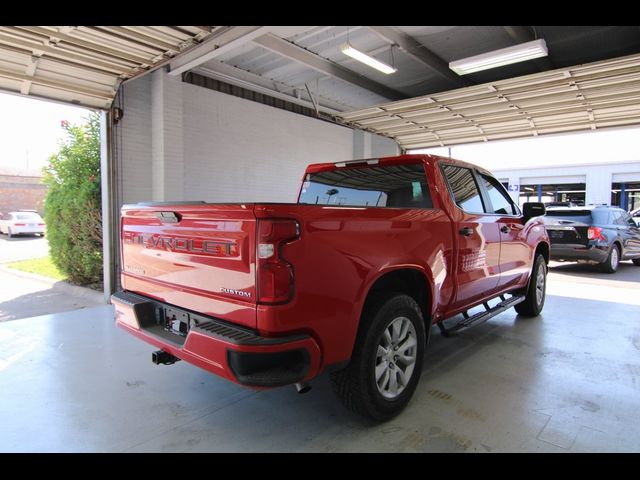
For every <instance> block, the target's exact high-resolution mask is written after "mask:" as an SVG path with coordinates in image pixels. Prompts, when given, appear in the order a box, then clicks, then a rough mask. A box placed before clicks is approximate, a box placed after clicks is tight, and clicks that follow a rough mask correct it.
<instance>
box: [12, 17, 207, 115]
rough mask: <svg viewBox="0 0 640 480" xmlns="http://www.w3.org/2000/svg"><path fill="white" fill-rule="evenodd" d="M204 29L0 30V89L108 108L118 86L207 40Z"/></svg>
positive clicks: (73, 27)
mask: <svg viewBox="0 0 640 480" xmlns="http://www.w3.org/2000/svg"><path fill="white" fill-rule="evenodd" d="M212 29H215V28H214V27H209V26H204V27H198V26H179V27H167V26H155V27H119V26H98V27H87V26H55V27H54V26H23V27H17V26H16V27H11V26H5V27H0V89H3V90H6V91H9V92H15V93H21V94H23V95H33V96H38V97H42V98H47V99H52V100H59V101H64V102H68V103H73V104H77V105H83V106H86V107H96V108H108V107H109V106H110V105H111V102H112V100H113V98H114V96H115V93H116V91H117V88H118V86H119V85H120V82H122V81H123V80H126V79H128V78H132V77H135V76H136V75H139V74H141V73H143V72H145V71H148V70H149V69H152V68H154V67H155V66H157V65H160V64H162V63H164V62H166V61H167V60H169V59H171V58H173V57H175V56H176V55H177V54H178V53H180V52H182V51H184V50H186V49H189V48H190V47H191V46H193V45H195V44H197V43H199V42H201V41H202V40H204V39H205V38H207V37H208V36H209V35H211V32H212Z"/></svg>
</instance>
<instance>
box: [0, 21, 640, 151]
mask: <svg viewBox="0 0 640 480" xmlns="http://www.w3.org/2000/svg"><path fill="white" fill-rule="evenodd" d="M534 38H544V39H545V41H546V42H547V45H548V48H549V56H548V57H546V58H543V59H537V60H531V61H528V62H522V63H518V64H514V65H508V66H504V67H500V68H496V69H492V70H487V71H483V72H477V73H474V74H471V75H465V76H464V77H459V76H457V75H455V74H453V72H451V70H449V68H448V62H450V61H453V60H457V59H460V58H462V57H468V56H471V55H476V54H479V53H484V52H488V51H491V50H495V49H499V48H504V47H507V46H511V45H514V44H517V43H522V42H525V41H530V40H533V39H534ZM345 42H349V43H350V44H351V45H352V46H354V47H356V48H358V49H359V50H361V51H364V52H365V53H368V54H369V55H371V56H373V57H375V58H377V59H379V60H381V61H383V62H387V63H393V64H394V66H395V67H396V68H397V69H398V70H397V72H396V73H394V74H393V75H384V74H382V73H380V72H378V71H376V70H373V69H371V68H369V67H367V66H366V65H363V64H361V63H359V62H357V61H355V60H353V59H351V58H349V57H346V56H345V55H344V54H342V53H341V52H340V45H342V44H343V43H345ZM638 54H640V30H639V28H638V27H636V26H625V27H611V26H595V27H594V26H591V27H581V26H569V27H565V26H515V27H508V26H507V27H504V26H471V27H470V26H396V27H382V26H351V27H347V26H290V27H268V26H255V27H248V26H245V27H210V26H200V27H199V26H178V27H175V26H174V27H169V26H155V27H131V26H128V27H118V26H96V27H91V26H58V27H51V26H49V27H24V26H23V27H11V26H9V27H0V89H2V90H5V91H10V92H15V93H20V94H23V95H33V96H39V97H43V98H48V99H54V100H59V101H64V102H69V103H74V104H79V105H84V106H88V107H94V108H96V107H97V108H108V107H109V106H110V105H111V102H112V100H113V98H114V96H115V93H116V90H117V88H118V87H119V85H120V83H121V82H122V81H124V80H126V79H130V78H133V77H135V76H137V75H140V74H143V73H144V72H148V71H150V70H152V69H154V68H158V67H159V66H161V65H165V64H166V65H167V66H168V72H169V75H174V76H177V75H181V74H183V73H184V72H187V71H194V72H196V73H199V74H201V75H205V76H209V77H212V78H215V79H217V80H220V81H223V82H226V83H231V84H234V85H237V86H241V87H243V88H246V89H249V90H252V89H253V90H255V91H258V92H260V93H264V94H267V95H272V96H274V97H275V98H279V99H284V100H287V101H289V102H292V103H296V104H300V105H303V106H306V107H309V108H314V109H315V111H316V112H317V114H318V115H324V116H325V117H326V115H336V117H335V118H338V120H339V121H341V122H343V123H346V124H349V125H351V126H354V127H357V128H363V129H366V130H370V131H373V132H377V133H380V134H383V135H386V136H389V137H392V138H394V139H396V140H397V141H398V142H399V143H400V144H401V145H402V146H403V147H405V148H420V147H425V146H433V145H449V144H457V143H468V142H475V141H487V140H492V139H498V138H512V137H516V136H524V135H539V134H545V133H557V132H562V131H570V130H580V129H584V128H602V127H607V126H616V125H628V124H632V123H640V118H639V117H638V111H637V108H638V99H637V95H638V93H637V92H638V91H639V90H640V88H638V81H637V75H638V72H637V68H638V67H637V65H636V64H635V63H634V62H636V60H637V58H636V57H635V56H634V55H638ZM621 55H631V57H627V58H625V59H621V60H615V61H609V60H607V61H604V60H606V59H611V58H615V57H620V56H621ZM594 61H604V62H603V63H601V64H600V65H599V66H595V67H594V66H585V67H574V66H575V65H579V64H581V63H586V62H594ZM594 69H595V71H597V72H596V73H594V72H595V71H594ZM465 85H466V88H460V87H462V86H465ZM396 99H400V101H399V102H396V103H388V102H389V100H396ZM354 109H357V111H355V112H354V111H353V110H354Z"/></svg>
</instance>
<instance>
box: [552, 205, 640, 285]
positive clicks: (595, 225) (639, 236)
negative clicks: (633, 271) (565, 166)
mask: <svg viewBox="0 0 640 480" xmlns="http://www.w3.org/2000/svg"><path fill="white" fill-rule="evenodd" d="M544 222H545V224H546V226H547V232H548V233H549V238H550V240H551V259H552V260H559V261H565V260H569V261H586V262H589V263H594V264H598V265H600V268H601V269H602V270H603V271H604V272H607V273H615V272H616V270H618V265H619V263H620V260H632V261H633V263H634V264H635V265H640V228H638V225H636V223H635V222H634V221H633V219H632V218H631V215H629V214H628V213H627V212H625V211H624V210H622V209H621V208H618V207H609V206H605V205H598V206H587V207H569V208H562V207H554V208H549V209H548V210H547V215H546V217H545V219H544Z"/></svg>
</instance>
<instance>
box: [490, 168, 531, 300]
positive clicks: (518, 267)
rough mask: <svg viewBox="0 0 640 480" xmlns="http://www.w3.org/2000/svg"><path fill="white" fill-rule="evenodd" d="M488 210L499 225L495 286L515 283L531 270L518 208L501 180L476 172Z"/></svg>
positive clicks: (500, 286)
mask: <svg viewBox="0 0 640 480" xmlns="http://www.w3.org/2000/svg"><path fill="white" fill-rule="evenodd" d="M478 175H479V177H480V182H481V185H482V186H483V188H484V191H485V193H486V195H487V197H488V198H487V203H489V204H490V208H491V210H490V211H491V213H492V214H493V215H494V218H495V221H496V222H497V223H498V225H499V228H500V280H499V281H498V288H502V287H508V286H510V285H515V284H517V283H519V282H520V281H521V280H523V279H524V277H526V276H527V275H528V274H529V271H530V270H531V264H530V261H531V247H530V246H529V244H528V243H527V238H526V236H525V234H524V222H523V220H522V215H521V214H520V209H519V208H518V206H517V205H516V204H515V203H514V202H513V200H511V197H510V196H509V194H508V193H507V192H506V191H505V189H504V187H503V186H502V184H501V183H500V182H499V181H498V180H496V179H495V178H493V177H492V176H490V175H486V174H484V173H479V174H478Z"/></svg>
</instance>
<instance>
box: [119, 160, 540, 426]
mask: <svg viewBox="0 0 640 480" xmlns="http://www.w3.org/2000/svg"><path fill="white" fill-rule="evenodd" d="M522 210H523V211H522V212H521V211H520V208H519V207H518V205H516V204H515V203H514V202H513V200H512V199H511V198H510V196H509V194H508V193H507V191H506V190H505V189H504V187H503V185H502V184H501V183H500V182H499V181H497V180H496V179H495V178H494V177H493V176H492V175H491V174H490V173H489V172H488V171H486V170H483V169H482V168H479V167H477V166H474V165H472V164H469V163H465V162H461V161H456V160H452V159H449V158H443V157H437V156H432V155H402V156H398V157H391V158H380V159H369V160H359V161H351V162H338V163H322V164H314V165H310V166H309V167H308V168H307V169H306V172H305V175H304V178H303V180H302V185H301V187H300V190H299V195H298V201H297V203H295V204H284V203H246V204H209V203H204V202H163V203H141V204H135V205H124V206H123V208H122V215H121V224H120V229H121V242H122V243H121V262H122V263H121V264H122V275H121V283H122V288H123V289H122V290H121V291H119V292H116V293H115V294H114V295H113V296H112V302H113V304H114V305H115V316H116V322H117V324H118V325H119V326H120V327H122V328H123V329H125V330H126V331H128V332H129V333H131V334H133V335H135V336H137V337H139V338H140V339H142V340H144V341H146V342H148V343H150V344H152V345H154V346H155V347H157V348H158V349H159V350H157V351H156V352H154V353H153V354H152V359H153V361H154V363H156V364H172V363H174V362H175V361H177V360H180V359H181V360H184V361H187V362H189V363H192V364H194V365H197V366H198V367H201V368H203V369H205V370H208V371H209V372H212V373H215V374H217V375H220V376H222V377H224V378H226V379H228V380H231V381H233V382H236V383H239V384H242V385H246V386H249V387H253V388H270V387H277V386H282V385H288V384H295V385H296V387H297V388H298V391H299V392H305V391H307V390H308V389H309V388H310V386H309V384H308V382H309V381H310V380H311V379H313V378H314V377H317V376H318V375H319V374H321V373H322V372H328V373H329V375H330V377H331V383H332V385H333V387H334V390H335V392H336V393H337V395H338V396H339V398H340V399H341V401H342V402H343V403H344V404H345V406H347V407H348V408H350V409H351V410H353V411H354V412H356V413H358V414H361V415H363V416H366V417H370V418H373V419H375V420H378V421H384V420H388V419H390V418H392V417H394V416H395V415H397V414H398V413H399V412H400V411H402V409H403V408H404V407H405V406H406V405H407V403H408V402H409V400H410V399H411V396H412V395H413V393H414V391H415V389H416V385H417V383H418V380H419V378H420V373H421V371H422V367H423V356H424V351H425V348H426V346H427V343H428V340H429V335H430V332H431V327H432V326H433V325H437V326H438V327H439V329H440V331H441V333H442V334H443V335H444V336H449V335H452V334H454V333H455V332H458V331H460V330H463V329H466V328H469V327H471V326H474V325H477V324H479V323H482V322H484V321H486V320H487V319H489V318H490V317H492V316H494V315H496V314H498V313H500V312H503V311H504V310H506V309H507V308H510V307H512V306H513V307H515V309H516V311H517V312H518V313H519V314H520V315H524V316H536V315H538V314H539V313H540V311H541V310H542V308H543V306H544V301H545V286H546V273H547V264H548V261H549V238H548V236H547V233H546V230H545V227H544V223H543V222H542V219H541V218H539V217H540V216H541V215H544V212H545V209H544V206H543V205H542V204H540V203H526V204H524V205H523V209H522ZM489 302H494V303H495V302H497V303H496V304H495V305H493V306H492V305H490V303H489ZM482 306H483V307H484V310H481V308H478V309H476V310H480V311H479V312H476V313H473V312H471V313H468V311H469V310H471V309H473V308H474V307H482Z"/></svg>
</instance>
